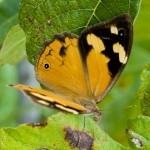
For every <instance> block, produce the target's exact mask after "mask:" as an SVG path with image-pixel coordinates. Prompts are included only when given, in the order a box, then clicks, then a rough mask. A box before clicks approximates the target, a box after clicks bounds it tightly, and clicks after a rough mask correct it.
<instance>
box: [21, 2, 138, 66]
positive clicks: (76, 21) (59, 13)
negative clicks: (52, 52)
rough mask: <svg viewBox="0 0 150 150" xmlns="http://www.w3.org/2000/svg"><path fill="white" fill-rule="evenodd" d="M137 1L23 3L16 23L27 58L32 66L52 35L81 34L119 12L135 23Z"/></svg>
mask: <svg viewBox="0 0 150 150" xmlns="http://www.w3.org/2000/svg"><path fill="white" fill-rule="evenodd" d="M140 2H141V1H140V0H130V1H126V0H124V1H120V0H115V1H110V0H105V1H103V2H102V1H101V0H93V1H91V0H84V1H83V0H70V1H62V0H57V1H56V0H32V1H30V0H23V1H22V3H21V7H20V12H19V22H20V25H21V27H22V29H23V30H24V31H25V33H26V37H27V44H26V46H27V55H28V59H29V61H30V62H31V63H32V64H34V62H35V59H36V55H37V53H38V52H39V51H40V50H41V48H42V45H43V43H44V41H47V40H49V39H51V38H52V37H53V36H54V34H58V33H61V32H71V33H75V34H78V35H80V33H81V31H82V30H83V29H84V28H86V27H87V26H89V25H92V24H95V23H98V22H102V21H106V20H108V19H111V18H113V17H114V16H117V15H119V14H121V13H129V14H130V15H131V17H132V19H133V20H134V19H135V17H136V15H137V13H138V10H139V7H140Z"/></svg>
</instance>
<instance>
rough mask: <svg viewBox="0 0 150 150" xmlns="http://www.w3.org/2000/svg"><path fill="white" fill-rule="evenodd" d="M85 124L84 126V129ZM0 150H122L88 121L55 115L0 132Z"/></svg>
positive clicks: (95, 125)
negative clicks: (42, 121) (45, 119)
mask: <svg viewBox="0 0 150 150" xmlns="http://www.w3.org/2000/svg"><path fill="white" fill-rule="evenodd" d="M84 121H85V125H84ZM0 142H1V143H0V146H1V147H0V148H1V149H6V150H7V149H8V150H9V149H15V150H20V149H21V150H22V149H23V150H33V149H35V150H38V149H40V148H41V149H42V148H43V149H44V148H45V149H48V150H51V149H58V150H61V149H65V150H71V149H89V150H90V149H94V150H100V149H101V150H108V149H110V147H111V150H121V149H122V150H123V149H125V148H124V147H122V146H121V145H120V144H118V143H117V142H115V141H113V140H112V139H111V138H110V137H109V136H108V135H107V134H105V133H104V131H103V130H101V129H100V128H99V126H98V125H97V124H96V123H95V122H94V121H93V120H92V119H90V118H89V117H86V118H85V120H84V116H83V115H76V116H75V115H71V114H63V113H59V114H57V115H55V116H52V117H50V118H49V119H48V122H47V123H45V124H24V125H20V126H19V127H17V128H16V129H12V128H3V129H1V131H0Z"/></svg>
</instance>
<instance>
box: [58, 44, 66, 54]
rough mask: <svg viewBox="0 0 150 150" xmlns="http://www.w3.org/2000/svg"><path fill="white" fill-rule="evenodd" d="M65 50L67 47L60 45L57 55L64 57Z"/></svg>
mask: <svg viewBox="0 0 150 150" xmlns="http://www.w3.org/2000/svg"><path fill="white" fill-rule="evenodd" d="M66 50H67V49H66V48H65V47H64V46H62V47H61V49H60V52H59V55H60V56H61V57H65V56H66Z"/></svg>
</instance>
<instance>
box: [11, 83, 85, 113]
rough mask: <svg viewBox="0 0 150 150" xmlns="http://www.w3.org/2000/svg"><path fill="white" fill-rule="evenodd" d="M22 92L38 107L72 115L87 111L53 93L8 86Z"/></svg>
mask: <svg viewBox="0 0 150 150" xmlns="http://www.w3.org/2000/svg"><path fill="white" fill-rule="evenodd" d="M9 86H11V87H13V88H17V89H19V90H22V91H23V92H24V93H25V94H26V95H28V96H29V97H30V99H31V100H32V101H33V102H35V103H37V104H40V105H43V106H46V107H50V108H55V109H59V110H62V111H66V112H70V113H73V114H78V113H83V112H84V113H86V111H87V109H86V108H85V107H83V106H82V105H79V104H77V103H75V102H73V101H71V100H70V99H68V98H66V97H62V96H59V95H56V94H54V93H53V92H50V91H46V90H42V89H37V88H32V87H29V86H26V85H22V84H14V85H9Z"/></svg>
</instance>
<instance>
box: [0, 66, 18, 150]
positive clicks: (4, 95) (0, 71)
mask: <svg viewBox="0 0 150 150" xmlns="http://www.w3.org/2000/svg"><path fill="white" fill-rule="evenodd" d="M13 82H14V83H16V82H17V69H16V67H15V66H10V65H5V66H2V67H0V127H4V126H15V125H16V122H17V121H16V119H14V118H15V117H16V116H17V114H18V112H17V110H18V109H17V102H18V94H17V91H12V90H11V89H10V88H8V87H7V86H6V85H7V84H8V83H13ZM0 149H1V148H0Z"/></svg>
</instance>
